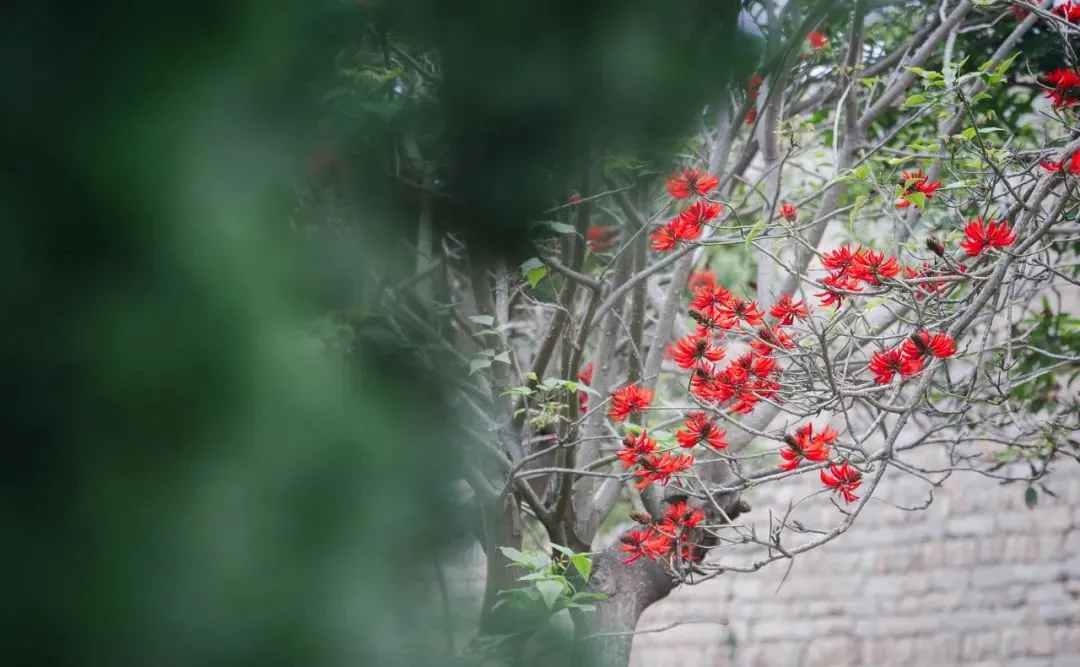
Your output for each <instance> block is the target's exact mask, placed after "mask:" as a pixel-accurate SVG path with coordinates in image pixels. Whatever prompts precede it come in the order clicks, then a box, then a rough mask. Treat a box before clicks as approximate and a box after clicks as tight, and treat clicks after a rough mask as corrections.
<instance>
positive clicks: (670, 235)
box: [649, 221, 679, 252]
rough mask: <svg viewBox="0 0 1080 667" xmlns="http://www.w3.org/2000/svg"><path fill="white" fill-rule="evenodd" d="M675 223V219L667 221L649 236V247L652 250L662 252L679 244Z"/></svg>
mask: <svg viewBox="0 0 1080 667" xmlns="http://www.w3.org/2000/svg"><path fill="white" fill-rule="evenodd" d="M675 224H676V221H672V222H669V223H668V224H666V225H664V226H663V227H661V228H659V229H657V230H656V231H655V232H653V233H652V234H651V235H650V236H649V238H650V239H651V240H652V246H651V247H652V249H653V250H656V251H658V252H664V251H665V250H671V249H672V248H674V247H675V246H677V245H678V244H679V237H678V236H676V229H675Z"/></svg>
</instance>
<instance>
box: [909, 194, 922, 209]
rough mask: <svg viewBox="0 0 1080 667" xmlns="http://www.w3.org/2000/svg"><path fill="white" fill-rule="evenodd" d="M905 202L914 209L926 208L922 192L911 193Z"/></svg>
mask: <svg viewBox="0 0 1080 667" xmlns="http://www.w3.org/2000/svg"><path fill="white" fill-rule="evenodd" d="M907 200H908V201H909V202H911V205H912V206H914V207H915V208H924V207H925V206H926V195H925V194H923V193H922V192H912V193H911V194H909V195H908V196H907Z"/></svg>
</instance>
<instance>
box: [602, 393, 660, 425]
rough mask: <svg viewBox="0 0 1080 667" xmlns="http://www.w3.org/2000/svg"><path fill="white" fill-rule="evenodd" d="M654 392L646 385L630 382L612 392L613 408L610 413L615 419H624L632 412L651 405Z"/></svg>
mask: <svg viewBox="0 0 1080 667" xmlns="http://www.w3.org/2000/svg"><path fill="white" fill-rule="evenodd" d="M653 396H654V394H653V392H651V391H649V390H648V389H646V388H645V387H642V386H639V385H636V384H629V385H626V386H625V387H622V388H620V389H616V390H615V391H613V392H612V393H611V410H610V412H609V413H608V414H609V415H610V416H611V418H612V419H614V420H615V421H622V420H624V419H626V418H627V417H629V416H630V415H631V414H634V413H637V412H641V411H642V410H644V409H645V408H647V407H649V404H650V403H652V400H653Z"/></svg>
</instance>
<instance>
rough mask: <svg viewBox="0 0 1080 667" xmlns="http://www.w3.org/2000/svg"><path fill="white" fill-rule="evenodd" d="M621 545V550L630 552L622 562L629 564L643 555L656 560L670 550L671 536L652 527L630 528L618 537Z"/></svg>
mask: <svg viewBox="0 0 1080 667" xmlns="http://www.w3.org/2000/svg"><path fill="white" fill-rule="evenodd" d="M619 541H620V542H622V546H620V547H619V549H620V550H621V551H625V552H626V553H628V554H630V555H629V556H628V557H627V558H624V559H623V562H624V563H626V564H627V565H629V564H630V563H633V562H634V561H636V560H637V559H639V558H641V557H642V556H644V557H645V558H648V559H649V560H657V559H658V558H662V557H663V556H665V555H667V553H668V552H669V551H671V538H670V537H668V536H667V535H664V534H663V533H658V532H657V531H655V530H653V529H652V528H648V529H646V530H631V531H627V533H626V534H625V535H623V536H622V537H620V538H619Z"/></svg>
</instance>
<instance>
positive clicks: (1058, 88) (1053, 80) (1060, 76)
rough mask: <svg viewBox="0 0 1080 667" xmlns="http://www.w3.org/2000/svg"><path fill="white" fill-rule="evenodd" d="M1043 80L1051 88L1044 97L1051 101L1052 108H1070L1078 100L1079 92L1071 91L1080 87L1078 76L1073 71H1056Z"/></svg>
mask: <svg viewBox="0 0 1080 667" xmlns="http://www.w3.org/2000/svg"><path fill="white" fill-rule="evenodd" d="M1045 80H1046V82H1047V84H1048V85H1050V86H1052V89H1051V90H1048V91H1046V96H1047V97H1048V98H1050V99H1051V100H1052V101H1053V105H1054V108H1055V109H1056V108H1059V107H1064V106H1072V105H1073V104H1076V102H1077V100H1078V99H1080V91H1076V90H1073V89H1074V88H1078V87H1080V74H1078V73H1077V71H1076V70H1074V69H1064V68H1062V69H1056V70H1054V71H1053V72H1050V73H1049V74H1047V75H1046V77H1045Z"/></svg>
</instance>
